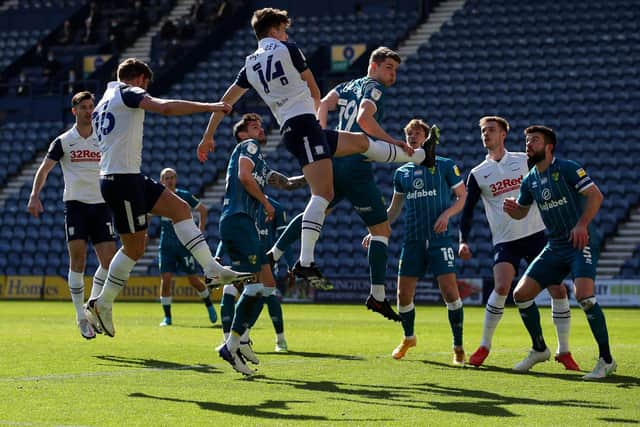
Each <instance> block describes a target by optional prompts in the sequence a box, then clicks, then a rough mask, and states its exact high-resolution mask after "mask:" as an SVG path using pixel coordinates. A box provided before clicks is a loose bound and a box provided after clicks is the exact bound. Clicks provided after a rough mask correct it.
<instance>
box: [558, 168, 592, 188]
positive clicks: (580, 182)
mask: <svg viewBox="0 0 640 427" xmlns="http://www.w3.org/2000/svg"><path fill="white" fill-rule="evenodd" d="M560 172H561V173H562V175H563V177H564V179H566V180H567V182H568V183H569V184H570V185H572V186H573V188H575V190H576V191H578V192H582V191H584V190H585V189H587V187H590V186H592V185H594V182H593V181H592V180H591V177H590V176H589V174H587V171H586V170H584V168H583V167H582V166H581V165H580V164H579V163H578V162H574V161H572V160H567V161H565V162H564V163H563V164H562V165H560Z"/></svg>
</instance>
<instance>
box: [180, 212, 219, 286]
mask: <svg viewBox="0 0 640 427" xmlns="http://www.w3.org/2000/svg"><path fill="white" fill-rule="evenodd" d="M173 229H174V230H175V232H176V236H178V240H180V243H182V244H183V245H184V247H185V248H187V250H188V251H189V252H191V255H193V257H194V258H195V259H196V261H198V263H199V264H200V265H201V266H202V268H203V269H204V273H205V276H206V275H207V273H211V272H213V273H217V272H219V271H220V270H222V266H221V265H220V264H218V262H217V261H216V260H215V259H213V255H211V249H209V245H207V241H206V239H205V238H204V236H203V235H202V233H201V232H200V229H199V228H198V227H197V226H196V223H195V222H193V219H185V220H184V221H180V222H178V223H175V224H173Z"/></svg>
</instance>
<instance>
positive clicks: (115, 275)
mask: <svg viewBox="0 0 640 427" xmlns="http://www.w3.org/2000/svg"><path fill="white" fill-rule="evenodd" d="M135 265H136V262H135V261H134V260H133V259H131V258H129V257H128V256H127V255H125V253H124V252H123V251H122V248H120V249H118V251H117V252H116V254H115V255H114V257H113V259H112V260H111V264H109V273H108V274H107V280H106V282H105V284H104V287H103V288H102V293H100V296H99V297H98V300H99V301H100V303H101V304H107V305H111V304H112V303H113V301H115V299H116V297H117V296H118V295H119V294H120V292H122V289H123V288H124V285H126V284H127V281H128V280H129V275H130V274H131V270H133V267H134V266H135Z"/></svg>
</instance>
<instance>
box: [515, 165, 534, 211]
mask: <svg viewBox="0 0 640 427" xmlns="http://www.w3.org/2000/svg"><path fill="white" fill-rule="evenodd" d="M530 182H531V174H530V173H529V174H527V176H525V177H524V179H523V180H522V184H520V193H519V194H518V200H517V202H518V204H519V205H520V206H531V205H532V204H533V194H532V193H531V188H530V184H529V183H530Z"/></svg>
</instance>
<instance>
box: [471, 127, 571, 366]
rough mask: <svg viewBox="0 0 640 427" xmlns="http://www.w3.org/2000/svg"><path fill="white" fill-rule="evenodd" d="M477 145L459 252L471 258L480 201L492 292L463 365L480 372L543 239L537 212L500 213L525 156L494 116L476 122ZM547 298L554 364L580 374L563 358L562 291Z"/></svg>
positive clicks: (567, 317)
mask: <svg viewBox="0 0 640 427" xmlns="http://www.w3.org/2000/svg"><path fill="white" fill-rule="evenodd" d="M479 125H480V131H481V134H482V144H483V145H484V147H485V148H486V149H487V157H486V159H485V160H484V161H483V162H482V163H480V164H479V165H477V166H476V167H474V168H473V169H471V172H470V173H469V177H468V178H467V192H468V195H467V200H466V202H465V206H464V209H463V211H462V218H461V220H460V247H459V249H458V255H459V256H460V258H461V259H462V260H469V259H471V257H472V252H471V248H470V247H469V243H468V241H467V238H468V236H469V232H470V231H471V224H472V220H473V209H474V207H475V205H476V204H477V203H478V200H479V199H480V198H481V199H482V202H483V204H484V210H485V213H486V215H487V221H488V222H489V228H490V229H491V235H492V237H493V254H494V256H493V261H494V265H493V277H494V289H493V291H492V292H491V295H490V296H489V299H488V301H487V306H486V310H485V318H484V326H483V332H482V341H481V343H480V347H479V348H478V349H477V350H476V351H475V353H473V354H472V355H471V357H470V358H469V363H470V364H471V365H475V366H480V365H481V364H482V363H483V362H484V360H485V359H486V358H487V356H488V355H489V351H490V349H491V341H492V339H493V333H494V332H495V329H496V327H497V326H498V323H499V322H500V319H502V314H503V312H504V305H505V301H506V299H507V295H508V294H509V291H510V289H511V285H512V283H513V279H514V278H515V276H516V274H517V272H518V268H519V266H520V261H521V260H522V259H524V260H526V261H527V263H530V262H531V261H532V260H533V259H534V258H535V257H536V256H537V255H538V254H539V253H540V251H542V248H544V246H545V244H546V242H547V238H546V235H545V232H544V230H545V226H544V223H543V222H542V218H541V217H540V212H539V211H538V209H537V207H535V206H533V207H532V208H531V209H530V210H529V214H528V216H527V218H526V220H525V221H517V220H514V219H512V218H511V217H509V216H508V215H507V214H506V213H505V212H504V211H503V210H502V203H503V201H504V199H505V198H507V197H517V195H518V192H519V190H520V184H521V183H522V179H523V178H524V176H525V175H527V173H528V172H529V166H528V164H527V155H526V153H511V152H509V151H507V150H506V149H505V146H504V142H505V139H506V137H507V133H508V132H509V123H508V122H507V120H505V119H504V118H502V117H499V116H485V117H482V118H481V119H480V122H479ZM548 290H549V294H551V298H552V300H551V301H552V303H551V315H552V317H553V323H554V325H555V327H556V331H557V334H558V352H557V354H556V360H557V361H558V362H560V363H562V364H563V365H564V366H565V368H566V369H570V370H580V368H579V367H578V364H577V363H576V362H575V361H574V360H573V357H572V356H571V353H570V352H569V327H570V321H571V310H570V308H569V299H568V298H567V290H566V288H565V287H564V285H562V284H560V285H555V286H550V287H548Z"/></svg>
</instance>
